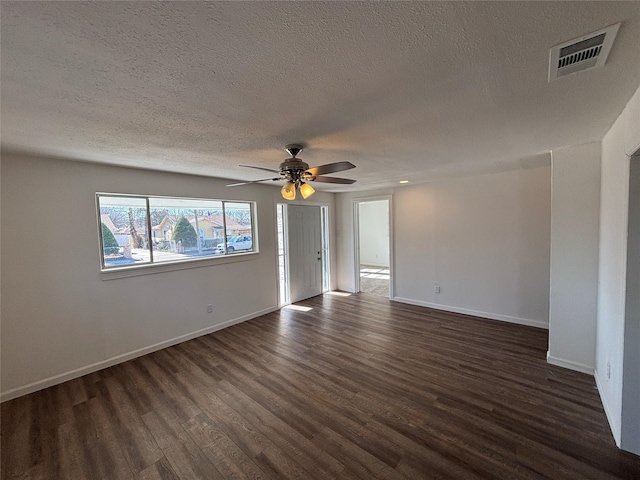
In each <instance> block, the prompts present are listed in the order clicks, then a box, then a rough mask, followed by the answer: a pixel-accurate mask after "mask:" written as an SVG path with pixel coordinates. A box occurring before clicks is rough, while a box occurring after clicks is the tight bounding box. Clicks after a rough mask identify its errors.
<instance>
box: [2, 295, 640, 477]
mask: <svg viewBox="0 0 640 480" xmlns="http://www.w3.org/2000/svg"><path fill="white" fill-rule="evenodd" d="M300 305H304V306H308V307H311V308H312V310H310V311H307V312H303V311H293V310H282V311H279V312H276V313H272V314H269V315H265V316H262V317H259V318H256V319H254V320H251V321H248V322H244V323H242V324H239V325H236V326H233V327H230V328H227V329H225V330H222V331H219V332H216V333H213V334H211V335H207V336H203V337H200V338H198V339H195V340H191V341H188V342H185V343H182V344H180V345H177V346H175V347H171V348H167V349H165V350H162V351H159V352H156V353H153V354H150V355H146V356H144V357H141V358H138V359H135V360H132V361H129V362H126V363H123V364H120V365H117V366H114V367H111V368H108V369H105V370H102V371H100V372H97V373H94V374H91V375H87V376H85V377H82V378H78V379H76V380H72V381H69V382H66V383H64V384H61V385H58V386H55V387H51V388H48V389H46V390H42V391H40V392H36V393H34V394H31V395H27V396H24V397H21V398H18V399H15V400H11V401H8V402H5V403H4V404H2V408H1V413H2V418H1V426H2V430H1V436H2V444H1V447H2V451H1V461H2V463H1V469H2V475H1V476H2V479H7V480H8V479H14V478H29V479H73V480H78V479H92V480H95V479H110V480H111V479H118V480H119V479H145V480H148V479H164V480H168V479H218V478H238V479H244V478H251V479H259V478H262V479H280V478H302V479H331V478H336V479H349V478H358V479H422V478H425V479H465V480H466V479H479V478H494V479H506V478H509V479H545V478H550V479H567V480H576V479H616V478H624V479H632V478H633V479H638V478H640V457H637V456H634V455H632V454H629V453H626V452H623V451H621V450H618V449H617V448H616V446H615V444H614V442H613V438H612V436H611V433H610V430H609V427H608V425H607V422H606V419H605V415H604V412H603V409H602V405H601V403H600V400H599V397H598V393H597V391H596V389H595V385H594V381H593V378H592V377H590V376H588V375H583V374H579V373H576V372H572V371H569V370H565V369H562V368H559V367H554V366H551V365H548V364H547V363H546V361H545V354H546V350H547V332H546V331H544V330H540V329H536V328H530V327H524V326H519V325H512V324H508V323H502V322H497V321H490V320H483V319H478V318H473V317H466V316H463V315H457V314H451V313H444V312H438V311H435V310H429V309H425V308H421V307H415V306H410V305H403V304H398V303H393V302H390V301H389V300H387V299H384V298H381V297H375V296H372V295H367V294H358V295H352V296H348V297H340V296H334V295H324V296H320V297H315V298H313V299H309V300H307V301H304V302H301V303H300ZM177 320H179V319H177Z"/></svg>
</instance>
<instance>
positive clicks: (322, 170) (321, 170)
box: [305, 162, 356, 177]
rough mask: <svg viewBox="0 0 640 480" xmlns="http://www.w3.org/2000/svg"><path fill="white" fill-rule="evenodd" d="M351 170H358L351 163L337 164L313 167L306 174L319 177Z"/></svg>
mask: <svg viewBox="0 0 640 480" xmlns="http://www.w3.org/2000/svg"><path fill="white" fill-rule="evenodd" d="M351 168H356V166H355V165H354V164H353V163H351V162H335V163H327V164H326V165H320V166H318V167H311V168H310V169H309V170H306V171H305V173H308V174H309V175H311V176H313V177H317V176H318V175H325V174H327V173H336V172H342V171H344V170H349V169H351Z"/></svg>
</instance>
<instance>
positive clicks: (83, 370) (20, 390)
mask: <svg viewBox="0 0 640 480" xmlns="http://www.w3.org/2000/svg"><path fill="white" fill-rule="evenodd" d="M279 308H280V307H270V308H266V309H264V310H261V311H259V312H254V313H251V314H248V315H243V316H242V317H238V318H234V319H232V320H228V321H226V322H223V323H220V324H217V325H212V326H210V327H207V328H203V329H201V330H197V331H195V332H192V333H187V334H185V335H180V336H178V337H175V338H172V339H169V340H165V341H163V342H160V343H156V344H154V345H150V346H148V347H143V348H140V349H138V350H133V351H131V352H128V353H123V354H121V355H117V356H115V357H111V358H108V359H106V360H103V361H101V362H97V363H94V364H91V365H87V366H85V367H80V368H77V369H75V370H71V371H69V372H65V373H61V374H59V375H54V376H53V377H49V378H45V379H44V380H38V381H37V382H33V383H30V384H29V385H24V386H22V387H17V388H13V389H11V390H8V391H6V392H2V394H0V402H6V401H7V400H11V399H14V398H18V397H21V396H23V395H28V394H29V393H33V392H37V391H38V390H43V389H45V388H48V387H52V386H53V385H57V384H59V383H63V382H66V381H68V380H73V379H74V378H78V377H82V376H83V375H88V374H89V373H93V372H97V371H98V370H102V369H104V368H108V367H111V366H113V365H117V364H118V363H122V362H126V361H128V360H132V359H134V358H138V357H141V356H143V355H147V354H149V353H153V352H156V351H158V350H162V349H163V348H167V347H171V346H173V345H177V344H178V343H182V342H186V341H187V340H191V339H194V338H197V337H201V336H202V335H208V334H209V333H213V332H216V331H218V330H222V329H223V328H227V327H230V326H231V325H235V324H237V323H242V322H245V321H247V320H251V319H252V318H256V317H259V316H261V315H266V314H267V313H271V312H275V311H276V310H278V309H279Z"/></svg>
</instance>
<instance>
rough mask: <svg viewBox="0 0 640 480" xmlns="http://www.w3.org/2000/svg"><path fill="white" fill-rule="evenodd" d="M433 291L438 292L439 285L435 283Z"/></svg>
mask: <svg viewBox="0 0 640 480" xmlns="http://www.w3.org/2000/svg"><path fill="white" fill-rule="evenodd" d="M433 291H434V292H435V293H440V285H436V286H435V287H433Z"/></svg>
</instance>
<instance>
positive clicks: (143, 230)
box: [98, 196, 151, 267]
mask: <svg viewBox="0 0 640 480" xmlns="http://www.w3.org/2000/svg"><path fill="white" fill-rule="evenodd" d="M98 207H99V210H100V237H101V245H102V259H103V266H104V267H119V266H125V265H132V264H145V263H150V261H151V258H150V255H149V235H148V232H147V228H148V227H147V226H148V223H147V200H146V199H145V198H139V197H115V196H101V197H99V198H98Z"/></svg>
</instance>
